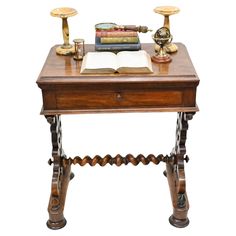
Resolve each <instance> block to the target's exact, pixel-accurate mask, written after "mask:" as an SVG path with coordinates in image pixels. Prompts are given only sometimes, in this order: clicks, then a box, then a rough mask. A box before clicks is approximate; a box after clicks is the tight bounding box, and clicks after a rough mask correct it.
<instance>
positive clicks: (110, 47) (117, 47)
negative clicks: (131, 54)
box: [95, 43, 141, 51]
mask: <svg viewBox="0 0 236 236" xmlns="http://www.w3.org/2000/svg"><path fill="white" fill-rule="evenodd" d="M140 49H141V44H140V43H137V44H95V50H96V51H138V50H140Z"/></svg>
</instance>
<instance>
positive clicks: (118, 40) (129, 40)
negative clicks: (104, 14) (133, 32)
mask: <svg viewBox="0 0 236 236" xmlns="http://www.w3.org/2000/svg"><path fill="white" fill-rule="evenodd" d="M138 42H139V39H138V37H135V36H134V37H101V38H100V43H105V44H109V43H138Z"/></svg>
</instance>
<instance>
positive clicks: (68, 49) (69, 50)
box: [51, 7, 77, 55]
mask: <svg viewBox="0 0 236 236" xmlns="http://www.w3.org/2000/svg"><path fill="white" fill-rule="evenodd" d="M76 14H77V11H76V10H75V9H73V8H69V7H62V8H56V9H54V10H52V11H51V16H54V17H60V18H61V19H62V34H63V40H64V44H63V45H60V46H59V47H57V48H56V52H57V54H59V55H72V54H74V53H75V48H74V46H73V45H71V44H70V42H69V26H68V21H67V18H68V17H71V16H75V15H76Z"/></svg>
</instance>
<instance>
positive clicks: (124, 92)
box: [37, 44, 199, 229]
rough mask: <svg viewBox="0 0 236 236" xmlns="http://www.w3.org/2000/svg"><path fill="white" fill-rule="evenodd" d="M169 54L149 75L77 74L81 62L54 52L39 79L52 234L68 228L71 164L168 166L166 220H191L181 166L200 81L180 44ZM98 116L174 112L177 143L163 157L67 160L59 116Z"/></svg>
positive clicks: (146, 47) (146, 46) (147, 47)
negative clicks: (48, 140)
mask: <svg viewBox="0 0 236 236" xmlns="http://www.w3.org/2000/svg"><path fill="white" fill-rule="evenodd" d="M177 45H178V48H179V50H178V52H177V53H175V54H172V62H171V63H167V64H153V65H152V66H153V71H154V72H153V73H151V74H117V73H115V74H92V75H81V74H80V66H81V62H78V61H74V60H73V58H72V57H70V56H58V55H56V51H55V49H56V47H53V48H52V49H51V51H50V53H49V55H48V58H47V60H46V62H45V65H44V67H43V69H42V72H41V73H40V75H39V78H38V80H37V84H38V86H39V87H40V88H41V90H42V97H43V108H42V111H41V114H42V115H44V116H45V117H46V119H47V121H48V122H49V123H50V125H51V136H52V147H53V151H52V157H53V158H52V160H49V164H53V176H52V189H51V196H50V200H49V206H48V211H49V220H48V222H47V225H48V227H49V228H51V229H59V228H62V227H63V226H64V225H65V224H66V220H65V218H64V215H63V210H64V205H65V198H66V192H67V187H68V183H69V181H70V179H71V178H72V177H73V174H72V173H71V170H70V167H71V164H79V165H81V166H83V165H85V164H90V165H91V166H94V165H96V164H99V165H101V166H105V165H106V164H110V165H113V164H115V165H117V166H120V165H122V164H125V165H127V164H128V163H129V162H131V163H132V164H133V165H137V164H139V163H142V164H144V165H147V164H149V163H150V162H152V163H154V164H159V162H165V163H166V171H165V172H164V173H165V175H166V176H167V179H168V183H169V187H170V193H171V198H172V204H173V214H172V215H171V217H170V218H169V221H170V223H171V224H172V225H174V226H176V227H185V226H187V225H188V223H189V220H188V218H187V213H188V209H189V203H188V198H187V194H186V187H185V172H184V161H188V156H187V155H186V147H185V142H186V134H187V130H188V121H189V120H191V119H192V117H193V115H194V114H195V112H197V111H198V107H197V104H196V89H197V86H198V84H199V79H198V77H197V74H196V72H195V70H194V67H193V65H192V63H191V60H190V57H189V55H188V53H187V50H186V48H185V46H184V45H183V44H177ZM85 49H86V52H88V51H93V49H94V45H86V47H85ZM142 49H144V50H146V51H147V52H148V53H149V54H150V55H153V54H154V45H153V44H143V45H142ZM97 112H177V113H178V118H177V127H176V143H175V146H174V148H173V150H172V152H171V154H170V155H169V156H164V155H162V154H160V155H158V156H154V155H152V154H150V155H148V156H147V157H145V156H143V155H139V156H137V157H134V156H133V155H131V154H129V155H126V156H125V157H122V156H121V155H117V156H115V157H112V156H110V155H107V156H105V157H100V156H98V155H96V156H95V157H94V158H90V157H88V156H87V157H85V158H80V157H75V158H74V159H71V158H67V157H66V155H65V153H64V152H63V148H62V140H61V133H62V130H61V121H60V116H61V115H64V114H80V113H97Z"/></svg>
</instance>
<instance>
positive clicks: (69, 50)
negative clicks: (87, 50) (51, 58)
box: [56, 45, 75, 56]
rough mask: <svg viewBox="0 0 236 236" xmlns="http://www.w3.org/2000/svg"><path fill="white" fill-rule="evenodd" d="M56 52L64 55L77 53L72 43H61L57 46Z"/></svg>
mask: <svg viewBox="0 0 236 236" xmlns="http://www.w3.org/2000/svg"><path fill="white" fill-rule="evenodd" d="M56 53H57V54H58V55H62V56H70V55H74V54H75V47H74V46H72V45H69V46H66V47H65V46H64V45H61V46H59V47H57V48H56Z"/></svg>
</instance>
